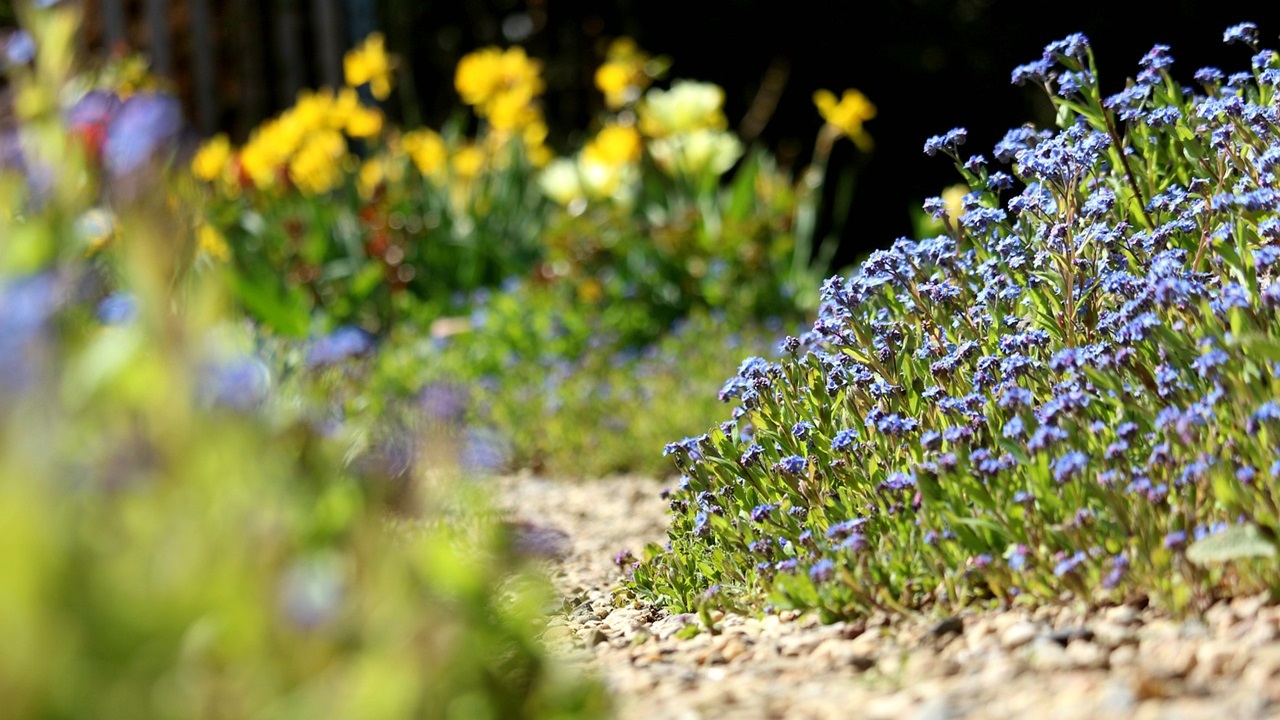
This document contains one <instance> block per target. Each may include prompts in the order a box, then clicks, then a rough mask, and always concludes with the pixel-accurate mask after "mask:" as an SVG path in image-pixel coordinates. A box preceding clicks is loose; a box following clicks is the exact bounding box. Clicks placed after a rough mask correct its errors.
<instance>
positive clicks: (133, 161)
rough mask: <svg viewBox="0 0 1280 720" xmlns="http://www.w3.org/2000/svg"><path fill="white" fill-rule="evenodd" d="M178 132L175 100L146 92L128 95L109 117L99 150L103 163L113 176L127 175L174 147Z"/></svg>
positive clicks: (179, 110) (179, 112)
mask: <svg viewBox="0 0 1280 720" xmlns="http://www.w3.org/2000/svg"><path fill="white" fill-rule="evenodd" d="M181 131H182V106H181V105H180V104H179V103H178V100H177V98H175V97H173V96H172V95H166V94H163V93H155V92H146V93H138V94H137V95H133V96H131V97H130V98H129V99H128V100H125V101H124V103H122V104H121V105H120V107H119V108H118V109H117V110H116V111H115V112H114V113H112V115H111V119H110V120H109V121H108V123H107V134H106V141H105V143H104V144H103V148H102V157H103V164H104V166H105V167H106V169H107V171H108V172H109V173H111V174H113V175H127V174H129V173H132V172H133V171H135V170H137V169H139V168H141V167H142V166H143V165H145V164H146V163H147V162H149V161H150V160H152V159H153V158H155V157H156V156H158V155H159V154H161V153H162V152H163V151H166V150H168V151H171V150H173V149H174V147H175V146H176V141H177V139H178V134H179V133H180V132H181Z"/></svg>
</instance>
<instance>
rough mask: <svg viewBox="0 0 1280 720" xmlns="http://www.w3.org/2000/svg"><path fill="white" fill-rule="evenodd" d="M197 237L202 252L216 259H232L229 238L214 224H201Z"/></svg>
mask: <svg viewBox="0 0 1280 720" xmlns="http://www.w3.org/2000/svg"><path fill="white" fill-rule="evenodd" d="M196 239H197V244H198V246H199V248H200V252H202V253H204V254H206V255H208V256H209V257H211V258H213V259H214V260H224V261H225V260H229V259H231V247H230V246H229V245H227V239H226V238H224V237H222V233H220V232H218V230H217V228H215V227H213V226H212V225H201V226H200V229H199V230H198V231H196Z"/></svg>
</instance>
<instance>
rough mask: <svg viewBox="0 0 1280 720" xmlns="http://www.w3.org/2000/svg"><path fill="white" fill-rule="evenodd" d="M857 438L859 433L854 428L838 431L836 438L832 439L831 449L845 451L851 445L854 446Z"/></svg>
mask: <svg viewBox="0 0 1280 720" xmlns="http://www.w3.org/2000/svg"><path fill="white" fill-rule="evenodd" d="M857 439H858V434H857V433H856V432H854V431H853V430H852V429H849V430H841V431H840V432H838V433H836V436H835V437H834V438H832V439H831V451H832V452H843V451H845V450H848V449H850V448H851V447H853V444H854V442H855V441H857Z"/></svg>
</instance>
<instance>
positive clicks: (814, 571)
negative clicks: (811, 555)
mask: <svg viewBox="0 0 1280 720" xmlns="http://www.w3.org/2000/svg"><path fill="white" fill-rule="evenodd" d="M835 576H836V566H835V563H833V562H831V561H830V560H827V559H826V558H823V559H822V560H819V561H818V562H816V563H814V564H813V567H810V568H809V579H810V580H812V581H813V583H814V584H815V585H822V584H824V583H829V582H831V580H832V579H833V578H835Z"/></svg>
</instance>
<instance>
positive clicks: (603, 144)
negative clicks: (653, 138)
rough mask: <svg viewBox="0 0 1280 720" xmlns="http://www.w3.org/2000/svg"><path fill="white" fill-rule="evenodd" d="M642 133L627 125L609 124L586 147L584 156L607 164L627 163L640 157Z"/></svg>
mask: <svg viewBox="0 0 1280 720" xmlns="http://www.w3.org/2000/svg"><path fill="white" fill-rule="evenodd" d="M640 150H641V147H640V133H638V132H636V129H635V128H633V127H630V126H626V125H608V126H605V127H604V128H603V129H601V130H600V132H599V133H597V134H596V136H595V137H594V138H592V139H591V141H590V142H588V143H587V145H586V147H584V148H583V149H582V154H583V156H584V157H586V158H589V159H590V160H592V161H594V162H598V163H602V164H605V165H625V164H628V163H633V162H635V161H637V160H639V159H640Z"/></svg>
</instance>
